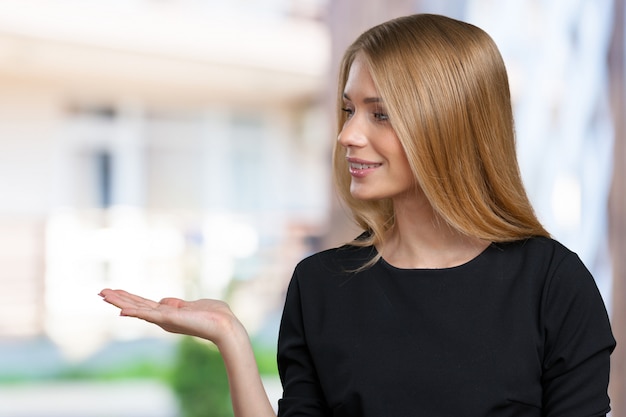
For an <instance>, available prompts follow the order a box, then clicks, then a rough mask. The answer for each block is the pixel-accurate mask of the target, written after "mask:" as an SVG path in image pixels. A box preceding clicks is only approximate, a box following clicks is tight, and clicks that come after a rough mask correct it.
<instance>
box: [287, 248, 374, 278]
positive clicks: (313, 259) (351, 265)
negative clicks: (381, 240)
mask: <svg viewBox="0 0 626 417" xmlns="http://www.w3.org/2000/svg"><path fill="white" fill-rule="evenodd" d="M375 255H376V249H375V248H374V247H371V246H366V247H361V246H354V245H350V244H346V245H343V246H340V247H337V248H332V249H327V250H324V251H321V252H317V253H315V254H313V255H310V256H308V257H306V258H304V259H303V260H301V261H300V262H299V263H298V264H297V265H296V268H295V272H294V274H295V275H305V276H306V275H310V274H312V273H313V274H315V273H324V274H325V275H346V274H348V275H349V274H352V273H353V271H355V270H356V269H358V268H360V267H361V266H363V265H364V264H365V263H366V262H367V261H369V260H370V259H372V257H374V256H375Z"/></svg>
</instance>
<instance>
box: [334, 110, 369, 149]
mask: <svg viewBox="0 0 626 417" xmlns="http://www.w3.org/2000/svg"><path fill="white" fill-rule="evenodd" d="M337 140H338V141H339V143H340V144H341V146H343V147H345V148H348V147H361V146H365V144H366V143H367V135H366V133H365V129H363V127H362V126H360V123H359V122H358V119H357V118H356V117H352V118H351V119H349V120H346V122H345V123H344V125H343V128H342V129H341V132H339V136H337Z"/></svg>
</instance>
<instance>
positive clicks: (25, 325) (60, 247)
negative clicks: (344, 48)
mask: <svg viewBox="0 0 626 417" xmlns="http://www.w3.org/2000/svg"><path fill="white" fill-rule="evenodd" d="M321 8H322V4H321V3H320V2H319V1H311V0H309V1H282V2H281V1H269V0H268V1H256V2H252V1H243V0H241V1H232V2H215V1H197V0H196V1H193V0H170V1H165V0H163V1H149V0H143V1H140V0H136V1H127V0H123V1H84V0H81V1H72V0H64V1H59V2H53V3H51V2H47V1H38V0H28V1H24V0H17V1H9V0H2V1H0V190H1V193H0V268H1V270H2V272H1V273H0V285H1V286H2V292H0V338H8V337H18V338H19V337H29V336H34V335H42V334H45V335H47V336H49V337H50V338H52V339H53V340H54V341H55V342H56V343H58V344H59V345H60V346H62V347H63V348H64V350H65V352H66V353H67V354H68V355H69V356H74V357H81V356H84V355H86V354H88V353H90V352H91V351H93V350H94V349H95V348H97V347H98V346H99V345H100V344H101V343H103V342H104V341H105V340H106V339H107V338H109V337H110V336H111V335H114V334H117V337H121V336H122V335H123V333H125V332H133V334H136V333H135V332H141V331H146V332H150V331H153V330H152V329H149V328H148V326H141V325H140V324H139V325H138V324H137V323H135V324H133V323H127V325H128V326H129V327H125V325H124V324H120V322H119V321H116V322H115V323H113V322H111V321H110V318H111V317H114V316H115V314H114V311H113V310H111V307H110V306H106V305H104V303H102V302H100V301H99V300H98V297H97V293H98V291H99V290H100V289H101V288H103V287H120V288H125V289H128V290H132V291H136V292H139V293H141V294H145V295H146V296H150V297H154V298H157V299H158V298H161V297H163V296H186V297H199V296H224V295H225V294H226V293H225V292H226V290H227V287H228V286H229V283H230V282H231V280H233V279H235V280H237V282H239V283H240V284H241V286H246V285H256V286H257V287H259V288H260V289H261V290H263V291H264V292H262V293H261V296H257V297H256V300H255V302H254V303H249V302H247V301H248V300H245V296H241V298H242V299H241V300H240V301H238V300H239V298H238V296H237V293H235V294H233V295H232V297H233V303H234V304H235V305H234V307H235V308H239V309H240V310H241V311H240V314H241V315H242V317H243V319H244V320H246V318H248V321H249V323H250V325H251V326H253V327H254V326H262V323H257V321H258V320H257V318H258V317H262V316H263V315H262V314H259V310H261V312H262V311H264V310H268V309H271V308H280V296H281V291H282V289H283V287H284V285H283V283H284V282H285V281H286V280H287V279H288V278H289V275H290V271H288V269H290V267H291V266H293V265H292V262H295V260H296V259H297V258H299V257H300V256H302V253H303V252H304V251H306V238H307V236H308V235H311V234H313V235H314V234H316V233H319V232H318V231H317V228H318V227H320V226H322V225H323V224H324V218H325V215H326V213H327V205H328V201H327V198H326V197H327V196H328V194H329V191H328V187H329V179H328V176H329V170H328V167H327V166H326V165H325V164H320V163H319V161H320V160H327V159H328V158H327V155H326V154H327V151H328V142H327V141H325V140H324V139H325V138H327V137H328V130H329V129H328V122H327V117H326V114H325V110H321V108H322V106H323V105H324V102H323V97H324V96H323V93H324V91H325V90H324V86H325V83H326V80H327V78H326V76H327V70H328V65H329V35H328V33H327V30H326V28H325V25H324V24H323V23H322V22H321V21H320V19H319V15H320V13H321ZM303 242H304V244H303ZM290 256H291V257H292V259H290ZM279 261H280V262H279ZM271 279H275V280H280V281H279V282H277V283H273V284H272V285H259V284H258V282H266V281H267V280H271ZM255 282H256V283H257V284H253V283H255ZM255 320H256V321H255Z"/></svg>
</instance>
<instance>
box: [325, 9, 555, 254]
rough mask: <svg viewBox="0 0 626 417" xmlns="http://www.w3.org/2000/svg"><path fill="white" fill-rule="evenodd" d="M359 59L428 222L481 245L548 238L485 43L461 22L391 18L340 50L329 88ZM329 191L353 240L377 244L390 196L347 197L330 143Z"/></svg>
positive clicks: (388, 221)
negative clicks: (341, 206) (350, 225)
mask: <svg viewBox="0 0 626 417" xmlns="http://www.w3.org/2000/svg"><path fill="white" fill-rule="evenodd" d="M357 54H358V55H359V57H360V58H363V59H364V61H365V62H366V64H367V65H368V68H369V70H370V73H371V75H372V78H373V80H374V84H375V86H376V88H377V90H378V94H379V95H380V97H381V98H382V100H383V102H384V103H385V108H386V109H387V112H388V114H389V120H390V123H391V126H392V127H393V129H394V131H395V133H396V135H397V136H398V138H399V140H400V142H401V143H402V146H403V147H404V150H405V152H406V155H407V158H408V160H409V164H410V166H411V169H412V171H413V175H414V176H415V180H416V183H417V184H418V185H419V187H421V189H422V191H423V192H424V194H425V196H426V198H427V199H428V200H429V202H430V204H431V206H432V208H433V210H434V211H435V213H437V215H438V217H439V218H440V219H442V220H443V221H444V222H445V223H447V224H448V225H449V226H450V227H452V228H454V229H455V230H457V231H459V232H461V233H463V234H465V235H467V236H472V237H477V238H480V239H484V240H488V241H491V242H506V241H513V240H519V239H524V238H529V237H532V236H549V234H548V232H547V231H546V230H545V229H544V228H543V226H542V225H541V224H540V222H539V221H538V219H537V217H536V216H535V213H534V211H533V208H532V206H531V204H530V201H529V199H528V196H527V195H526V191H525V190H524V186H523V184H522V179H521V176H520V172H519V167H518V163H517V156H516V150H515V133H514V126H513V114H512V109H511V99H510V93H509V84H508V77H507V73H506V68H505V65H504V62H503V60H502V57H501V56H500V53H499V51H498V49H497V47H496V45H495V43H494V42H493V40H492V39H491V38H490V37H489V35H487V34H486V33H485V32H484V31H483V30H481V29H479V28H477V27H476V26H473V25H471V24H468V23H465V22H461V21H458V20H454V19H451V18H447V17H444V16H438V15H429V14H420V15H412V16H406V17H401V18H398V19H394V20H391V21H388V22H386V23H383V24H381V25H378V26H375V27H373V28H372V29H369V30H368V31H366V32H365V33H363V34H362V35H361V36H360V37H359V38H358V39H357V40H356V41H355V42H354V43H353V44H352V45H351V46H350V47H349V48H348V49H347V51H346V52H345V55H344V57H343V60H342V63H341V67H340V75H339V89H338V97H337V100H338V104H337V108H338V132H340V131H341V129H342V127H343V124H344V122H345V120H346V114H345V113H344V112H343V111H341V107H342V96H343V92H344V87H345V84H346V81H347V78H348V73H349V71H350V66H351V65H352V62H353V61H354V59H355V56H356V55H357ZM333 173H334V179H335V184H336V188H337V191H338V193H339V195H340V197H341V198H342V199H343V200H344V202H345V203H346V205H347V207H348V208H349V209H350V210H351V212H352V215H353V217H354V220H355V221H356V223H357V224H358V225H359V226H360V227H361V228H363V229H364V230H366V231H368V232H369V233H368V234H367V236H366V237H365V238H362V239H357V240H356V241H354V244H357V245H363V246H366V245H372V244H382V243H384V234H385V232H386V231H387V230H389V229H390V228H392V227H393V226H394V208H393V204H392V202H391V201H390V200H379V201H363V200H358V199H355V198H354V197H352V195H351V194H350V181H351V178H350V174H349V171H348V167H347V162H346V160H345V150H344V149H343V148H342V146H341V144H339V143H335V148H334V152H333Z"/></svg>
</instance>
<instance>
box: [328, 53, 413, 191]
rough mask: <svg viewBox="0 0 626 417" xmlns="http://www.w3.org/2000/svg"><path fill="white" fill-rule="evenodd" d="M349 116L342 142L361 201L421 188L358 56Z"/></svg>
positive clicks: (347, 102) (348, 95) (349, 89)
mask: <svg viewBox="0 0 626 417" xmlns="http://www.w3.org/2000/svg"><path fill="white" fill-rule="evenodd" d="M343 111H344V112H346V113H347V119H346V122H345V124H344V125H343V128H342V129H341V133H340V134H339V137H338V141H339V143H340V144H341V145H342V146H343V147H344V148H345V149H346V159H347V161H348V166H349V170H350V175H351V176H352V181H351V183H350V193H351V194H352V196H353V197H354V198H357V199H360V200H377V199H383V198H394V199H395V198H397V197H406V196H408V195H411V194H412V193H415V190H416V189H417V187H416V186H415V181H414V179H413V174H412V172H411V169H410V167H409V162H408V159H407V157H406V154H405V152H404V149H403V148H402V145H401V144H400V140H399V139H398V137H397V136H396V133H395V132H394V130H393V129H392V127H391V123H390V122H389V117H388V116H387V113H386V110H385V103H384V102H383V101H382V99H381V97H380V96H379V94H378V91H376V87H375V86H374V81H373V79H372V77H371V75H370V72H369V69H368V68H367V64H366V63H365V61H364V60H363V59H362V58H361V57H360V56H359V55H357V56H356V57H355V59H354V62H353V63H352V66H351V67H350V72H349V73H348V80H347V82H346V85H345V89H344V93H343Z"/></svg>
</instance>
